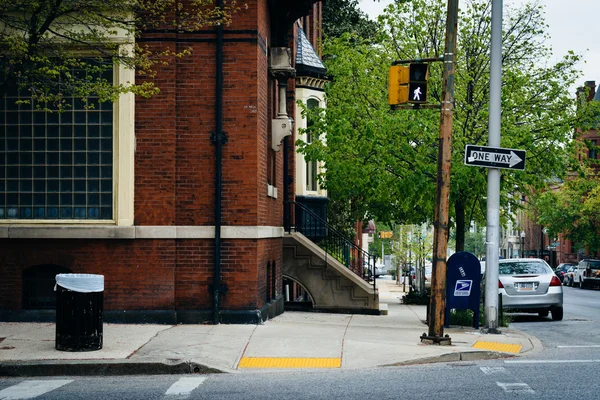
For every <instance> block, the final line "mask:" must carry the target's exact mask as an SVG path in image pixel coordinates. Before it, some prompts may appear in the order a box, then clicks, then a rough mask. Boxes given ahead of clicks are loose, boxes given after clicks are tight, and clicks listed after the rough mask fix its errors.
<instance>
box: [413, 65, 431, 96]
mask: <svg viewBox="0 0 600 400" xmlns="http://www.w3.org/2000/svg"><path fill="white" fill-rule="evenodd" d="M428 67H429V64H427V63H411V64H409V73H408V75H409V78H408V80H409V82H408V103H412V104H423V103H427V74H428V71H427V70H428Z"/></svg>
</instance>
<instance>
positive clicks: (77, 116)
mask: <svg viewBox="0 0 600 400" xmlns="http://www.w3.org/2000/svg"><path fill="white" fill-rule="evenodd" d="M112 75H113V73H112V71H106V72H105V73H104V76H103V77H104V78H105V79H107V80H109V81H110V82H112ZM19 100H21V101H23V100H28V97H27V92H25V91H18V90H15V91H13V92H9V93H8V94H7V95H6V96H5V97H4V98H2V99H0V220H110V219H112V218H113V103H110V102H104V103H101V102H99V101H98V99H97V98H94V97H90V98H88V99H87V100H86V101H83V100H80V99H76V98H66V99H65V102H66V106H65V107H64V111H62V112H60V113H59V112H57V111H54V112H48V111H44V110H39V109H37V108H36V106H35V105H33V104H31V102H29V104H28V103H22V102H19Z"/></svg>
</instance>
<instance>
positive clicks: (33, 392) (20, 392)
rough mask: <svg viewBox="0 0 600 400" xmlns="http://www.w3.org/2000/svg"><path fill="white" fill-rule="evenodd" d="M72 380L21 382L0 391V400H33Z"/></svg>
mask: <svg viewBox="0 0 600 400" xmlns="http://www.w3.org/2000/svg"><path fill="white" fill-rule="evenodd" d="M71 382H73V380H72V379H71V380H48V381H23V382H21V383H19V384H17V385H14V386H10V387H7V388H6V389H4V390H0V400H21V399H33V398H34V397H37V396H41V395H43V394H44V393H48V392H50V391H52V390H54V389H58V388H59V387H61V386H64V385H66V384H68V383H71Z"/></svg>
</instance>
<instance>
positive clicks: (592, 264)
mask: <svg viewBox="0 0 600 400" xmlns="http://www.w3.org/2000/svg"><path fill="white" fill-rule="evenodd" d="M590 268H591V269H600V261H590Z"/></svg>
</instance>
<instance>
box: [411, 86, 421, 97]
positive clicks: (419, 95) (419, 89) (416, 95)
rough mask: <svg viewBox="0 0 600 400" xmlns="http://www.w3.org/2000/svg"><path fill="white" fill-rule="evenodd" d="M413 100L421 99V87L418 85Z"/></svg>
mask: <svg viewBox="0 0 600 400" xmlns="http://www.w3.org/2000/svg"><path fill="white" fill-rule="evenodd" d="M413 100H421V87H420V86H417V88H416V89H415V90H413Z"/></svg>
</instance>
